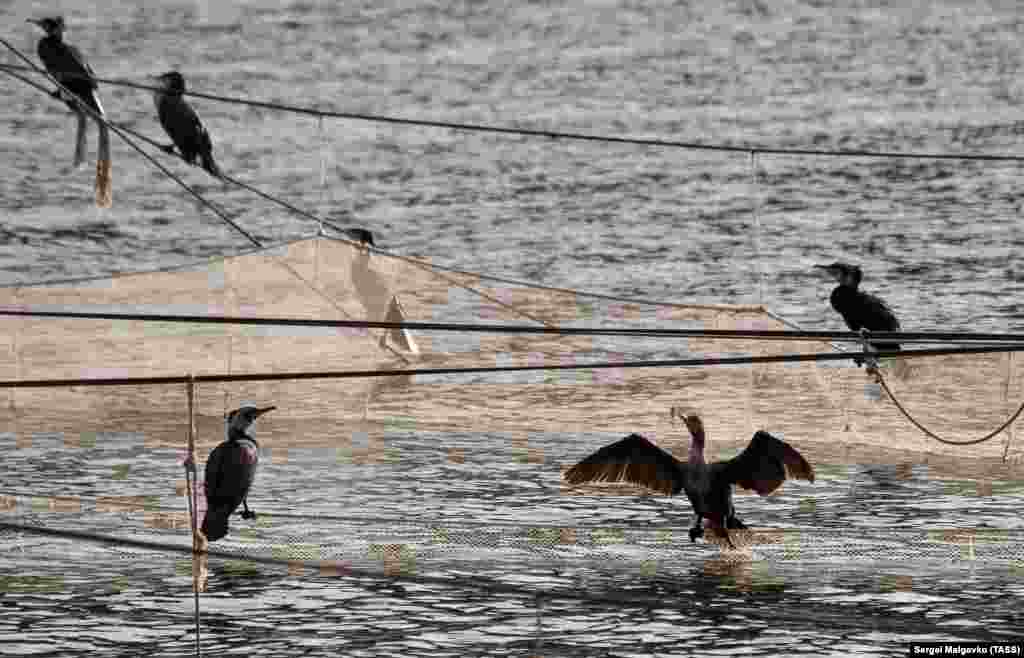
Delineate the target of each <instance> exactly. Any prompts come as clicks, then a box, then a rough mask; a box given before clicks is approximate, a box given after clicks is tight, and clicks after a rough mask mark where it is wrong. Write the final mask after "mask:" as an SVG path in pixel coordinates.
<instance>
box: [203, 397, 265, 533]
mask: <svg viewBox="0 0 1024 658" xmlns="http://www.w3.org/2000/svg"><path fill="white" fill-rule="evenodd" d="M273 409H276V407H248V406H247V407H241V408H239V409H235V410H234V411H232V412H231V413H229V414H228V416H227V419H226V422H227V433H228V438H227V440H226V441H224V442H223V443H221V444H220V445H218V446H217V447H216V448H214V449H213V451H212V452H210V457H209V458H208V459H207V460H206V481H205V482H204V483H203V487H204V489H205V490H206V504H207V507H206V516H205V517H204V518H203V525H202V530H203V534H204V535H206V538H207V539H208V540H209V541H217V540H218V539H220V538H222V537H223V536H224V535H226V534H227V533H228V517H230V516H231V514H232V513H233V512H234V511H235V510H236V509H238V506H239V505H242V506H243V509H244V510H245V511H244V512H242V518H243V519H254V518H256V513H255V512H253V511H251V510H250V509H249V502H248V500H247V498H248V496H249V488H250V487H252V483H253V480H255V479H256V467H257V466H258V465H259V460H260V455H259V444H258V443H256V439H254V438H252V437H251V436H249V434H247V433H246V430H248V429H249V427H250V426H251V425H252V424H253V422H255V420H256V419H257V418H259V417H260V416H262V415H263V414H265V413H267V412H268V411H271V410H273Z"/></svg>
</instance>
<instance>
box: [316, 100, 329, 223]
mask: <svg viewBox="0 0 1024 658" xmlns="http://www.w3.org/2000/svg"><path fill="white" fill-rule="evenodd" d="M317 132H318V133H319V135H318V136H319V137H320V219H319V230H318V231H317V235H318V236H320V235H323V234H324V221H323V214H324V206H325V203H324V201H325V198H324V197H326V195H327V156H326V155H325V154H324V118H323V116H322V115H321V116H320V117H319V118H318V119H317Z"/></svg>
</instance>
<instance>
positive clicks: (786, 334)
mask: <svg viewBox="0 0 1024 658" xmlns="http://www.w3.org/2000/svg"><path fill="white" fill-rule="evenodd" d="M0 316H12V317H39V318H67V319H79V320H125V321H139V322H183V323H194V324H226V325H257V326H290V327H324V328H348V329H406V330H409V331H452V332H468V333H498V334H547V335H559V336H631V337H645V338H708V339H725V340H728V339H742V340H772V341H782V340H787V341H789V340H792V341H813V342H826V341H856V342H861V341H862V340H863V335H862V334H861V333H858V332H853V331H806V330H800V331H793V330H785V329H648V328H643V329H641V328H636V329H634V328H613V327H612V328H607V327H563V326H551V325H540V326H537V325H514V324H474V323H463V322H416V321H404V322H392V321H385V320H317V319H312V318H260V317H246V316H228V315H188V314H172V313H109V312H103V311H45V310H26V309H24V308H12V307H9V306H0ZM871 340H872V341H873V342H876V343H885V342H892V343H903V342H907V343H979V342H980V343H1006V345H1001V346H1002V347H1020V348H1022V349H1024V334H1003V333H971V332H932V331H906V332H899V331H879V332H876V333H872V334H871ZM994 346H995V345H993V347H994ZM899 354H900V352H895V353H894V355H899ZM848 356H849V357H851V358H853V357H856V358H863V357H864V355H863V354H861V353H860V352H858V353H856V354H853V353H850V354H848Z"/></svg>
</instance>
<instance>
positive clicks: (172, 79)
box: [153, 71, 221, 178]
mask: <svg viewBox="0 0 1024 658" xmlns="http://www.w3.org/2000/svg"><path fill="white" fill-rule="evenodd" d="M154 79H155V80H156V81H157V82H158V83H159V88H158V90H157V91H156V92H154V94H153V100H154V101H155V102H156V113H157V117H159V119H160V125H162V126H163V127H164V130H165V131H166V132H167V135H168V136H169V137H170V138H171V141H172V142H174V143H173V144H168V145H167V146H165V147H163V148H164V150H165V151H167V152H168V153H174V148H175V147H177V148H178V152H179V153H180V154H181V157H182V158H184V159H185V162H187V163H189V164H190V165H194V164H196V159H198V160H199V164H200V165H201V166H202V168H203V169H205V170H206V171H207V173H209V174H210V175H211V176H214V177H216V178H220V177H221V172H220V167H218V166H217V163H216V162H215V161H214V159H213V142H212V141H210V133H209V132H207V131H206V128H205V127H204V126H203V122H202V121H200V120H199V115H198V114H196V111H195V110H194V109H192V106H191V105H189V103H188V101H186V100H185V96H184V95H183V94H184V93H185V78H184V76H182V75H181V73H178V72H177V71H168V72H167V73H163V74H161V75H158V76H156V77H155V78H154Z"/></svg>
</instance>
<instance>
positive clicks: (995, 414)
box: [0, 238, 1024, 593]
mask: <svg viewBox="0 0 1024 658" xmlns="http://www.w3.org/2000/svg"><path fill="white" fill-rule="evenodd" d="M0 304H4V305H11V306H18V307H29V308H35V309H57V308H59V309H64V310H93V311H116V312H152V313H164V314H174V313H180V314H188V313H193V314H226V315H252V316H261V317H270V316H279V317H289V318H314V319H332V318H334V319H370V320H378V319H391V320H397V319H405V320H411V321H462V322H464V321H467V319H473V320H479V321H483V322H495V323H497V322H500V323H516V324H538V323H543V324H547V325H552V326H554V325H557V326H601V325H603V326H617V327H634V328H655V327H658V328H694V329H785V328H787V326H786V325H785V324H784V323H783V322H782V321H781V320H779V319H777V318H776V317H775V316H773V315H772V314H771V313H769V312H767V311H766V310H764V309H762V308H760V307H742V306H708V305H684V304H655V303H646V302H645V303H639V302H631V301H628V300H619V299H612V298H607V297H600V296H590V295H586V294H583V293H575V292H573V291H562V290H555V289H550V288H539V287H531V286H526V285H520V284H515V283H511V282H506V281H500V280H495V279H489V278H487V277H483V276H477V275H470V274H465V273H458V272H452V271H447V270H442V269H439V268H434V267H432V266H430V265H429V264H427V263H425V262H421V261H413V260H411V259H406V258H399V257H393V256H389V255H387V254H383V253H379V252H370V251H367V250H366V249H363V248H359V247H355V246H352V245H351V244H349V243H346V242H341V241H335V240H331V239H327V238H314V239H308V240H302V241H298V242H294V243H290V244H287V245H283V246H280V247H276V248H272V249H267V250H261V251H257V252H252V253H248V254H243V255H240V256H236V257H231V258H225V259H221V260H215V261H211V262H209V263H206V264H204V265H201V266H195V267H189V268H180V269H174V270H168V271H160V272H151V273H143V274H132V275H124V276H118V277H114V278H110V279H102V280H89V281H75V282H64V283H57V284H47V285H37V286H21V287H10V288H3V289H0ZM0 322H2V323H3V324H4V328H5V331H4V332H3V335H4V337H5V339H6V341H7V344H6V345H4V346H3V349H4V350H5V352H6V358H3V359H0V378H3V379H40V378H61V377H64V378H75V377H109V376H138V377H154V376H162V375H174V376H177V375H184V374H189V373H191V374H195V375H202V374H218V373H222V374H223V373H227V374H240V373H270V372H273V373H280V372H296V373H298V372H303V371H310V370H376V369H386V370H390V369H396V368H415V367H431V366H445V367H449V366H495V365H497V366H504V365H550V364H573V363H588V362H601V361H618V360H621V361H628V360H642V359H664V358H688V357H700V356H715V355H737V354H746V355H760V354H783V353H786V354H793V353H810V352H821V351H826V350H828V349H830V347H829V346H828V345H827V344H824V343H812V342H796V341H752V340H751V341H736V340H724V339H708V338H688V339H684V338H674V339H665V338H659V339H654V338H638V337H629V338H621V337H589V336H569V337H558V336H553V335H526V334H499V335H493V334H466V333H433V334H427V333H417V334H415V335H413V334H409V333H407V332H402V331H396V330H374V329H370V330H352V329H335V328H295V327H265V326H260V327H252V326H233V325H199V324H187V323H170V322H142V321H108V320H82V319H52V318H47V319H34V318H21V317H19V318H10V317H5V318H2V319H0ZM884 371H885V373H886V377H887V381H888V382H889V385H890V387H891V388H892V389H893V391H894V392H895V393H896V394H897V395H898V396H900V398H901V400H902V402H903V403H904V404H905V405H906V406H907V407H908V408H909V409H910V410H912V412H913V413H915V414H916V415H918V417H920V418H921V420H922V421H923V422H925V423H926V424H927V425H930V426H934V427H936V428H937V429H939V430H940V431H941V432H942V433H944V434H949V435H951V436H954V437H957V438H972V437H974V436H976V435H979V434H982V433H985V432H987V431H989V430H991V429H992V428H993V427H995V426H997V425H998V424H999V423H1001V422H1002V421H1003V420H1004V419H1005V418H1006V417H1007V416H1008V415H1009V414H1010V413H1012V411H1013V410H1014V409H1015V408H1016V406H1017V405H1018V404H1019V401H1020V400H1021V398H1022V397H1024V385H1022V384H1024V382H1022V381H1021V378H1022V373H1021V372H1020V369H1018V368H1016V367H1015V363H1014V361H1013V358H1012V355H1010V356H1008V355H982V356H963V357H941V358H921V359H915V360H912V361H909V362H907V363H898V362H892V363H889V364H886V365H885V366H884ZM197 389H198V391H197V397H196V404H197V407H196V410H197V411H196V420H197V425H198V443H197V452H198V454H199V456H200V459H201V460H202V459H204V458H205V456H206V455H207V454H208V453H209V451H210V450H211V449H212V448H213V447H214V446H215V445H216V444H217V443H219V442H220V441H221V440H222V439H223V434H224V428H223V424H224V420H223V418H224V413H225V411H227V410H230V409H232V408H234V407H236V406H239V405H241V404H243V403H253V404H259V405H265V404H275V405H277V410H276V411H275V412H273V413H272V414H268V415H267V416H265V417H263V418H262V419H261V420H260V423H259V424H258V427H257V429H256V435H257V437H258V439H259V441H260V445H261V451H262V455H263V460H262V465H261V472H260V476H259V479H258V481H257V482H258V484H257V487H256V490H254V494H253V495H252V497H251V500H252V501H253V503H254V506H255V507H257V508H259V511H261V512H262V515H261V516H260V517H258V519H257V521H256V522H253V523H249V522H244V521H241V520H239V519H237V518H235V519H233V520H232V528H233V529H232V533H231V535H230V536H229V539H228V540H227V541H225V542H222V543H220V544H217V545H216V547H215V548H216V549H217V551H219V552H220V553H219V554H221V557H228V558H231V557H238V558H245V557H260V558H265V559H268V560H276V561H277V562H278V563H280V564H281V565H282V567H283V568H290V569H293V570H307V571H308V572H309V573H320V574H326V575H330V574H332V573H335V572H337V573H338V574H344V573H347V572H346V571H345V570H346V569H364V570H369V571H373V572H378V573H382V574H384V575H405V576H409V575H415V574H419V575H423V574H432V575H443V576H445V577H451V578H459V577H469V576H473V577H486V578H490V579H493V580H494V581H495V582H502V583H507V584H516V583H519V584H528V583H530V582H532V579H536V578H537V577H538V575H537V574H538V569H540V570H541V572H543V574H544V576H543V577H544V579H545V582H546V583H547V585H548V589H552V588H554V589H559V588H560V589H561V591H563V592H566V593H569V592H577V593H578V592H579V591H580V588H581V583H591V584H593V583H604V585H605V586H612V585H614V584H615V583H621V582H628V581H629V580H630V579H632V578H635V577H636V576H637V574H640V575H641V576H643V577H645V578H648V579H657V578H661V577H665V576H667V575H671V574H672V573H683V572H685V571H687V570H688V569H692V568H694V565H697V566H698V567H699V568H701V569H705V570H707V569H710V570H712V571H713V570H715V569H740V571H739V572H737V573H739V576H738V578H739V579H740V581H742V580H743V578H747V579H749V578H751V577H752V576H750V575H749V573H748V572H749V570H750V569H755V571H756V567H751V564H756V563H757V561H758V560H769V561H771V562H786V561H798V562H802V563H807V562H822V563H828V562H834V563H840V562H844V561H847V562H848V561H850V560H868V561H872V560H873V561H878V560H889V561H892V560H897V561H898V560H902V559H915V560H919V561H921V560H924V561H928V560H936V561H949V560H961V559H963V560H971V561H997V562H998V561H1002V562H1009V563H1017V562H1019V561H1020V560H1021V558H1022V556H1021V551H1020V548H1019V546H1020V543H1019V536H1018V535H1019V532H1020V531H1018V530H1014V529H1010V530H1000V531H995V530H991V529H986V528H983V527H975V524H972V523H971V517H970V515H969V514H966V515H965V516H963V517H962V518H960V517H956V518H954V519H953V521H952V522H948V523H947V524H946V525H943V521H942V518H944V517H940V515H939V514H938V513H936V514H932V515H928V514H923V515H922V518H920V519H909V520H908V519H907V518H903V519H901V520H899V521H898V522H896V521H893V520H891V519H884V518H883V519H881V520H879V519H877V518H876V519H872V518H870V517H871V515H870V514H868V513H867V512H864V513H863V514H861V515H860V516H856V515H855V516H856V518H855V519H854V521H853V522H851V523H849V524H846V525H841V526H836V525H834V524H833V525H829V523H828V522H827V521H826V520H823V519H824V517H823V515H822V514H821V513H820V512H819V510H818V509H817V507H821V508H824V507H826V506H834V505H843V504H846V505H850V506H852V507H853V508H855V509H859V508H857V505H859V504H861V503H863V501H864V499H863V496H861V498H858V497H857V496H856V495H855V494H853V493H851V491H852V490H853V489H854V488H855V487H854V485H853V484H852V483H855V481H856V480H857V478H861V479H863V478H864V477H867V476H866V475H864V473H868V474H869V475H870V476H871V477H872V478H874V479H875V482H876V484H877V483H878V482H886V483H888V484H890V485H892V486H895V487H906V488H908V490H921V489H922V487H927V486H931V485H927V484H925V483H924V482H925V480H927V477H923V476H930V475H937V476H942V477H946V478H954V480H953V481H955V482H958V483H960V484H958V485H957V486H962V487H964V490H965V491H967V492H968V494H967V495H970V496H992V494H993V491H995V492H998V491H999V490H1000V487H1001V486H1003V485H1002V484H1001V483H1002V482H1004V481H1010V480H1013V479H1014V478H1018V477H1020V474H1021V472H1022V468H1021V464H1022V461H1024V453H1022V450H1024V448H1022V445H1024V444H1020V443H1019V442H1017V441H1014V436H1013V428H1012V427H1011V428H1010V429H1008V430H1007V431H1006V432H1004V433H1002V434H1001V435H999V436H997V437H995V438H994V439H993V440H991V441H988V442H985V443H982V444H979V445H975V446H967V447H954V446H948V445H944V444H940V443H936V442H934V441H932V440H930V439H928V438H927V437H925V436H923V435H922V434H921V433H920V432H919V431H918V430H916V429H915V428H913V427H912V426H911V425H910V424H909V423H907V422H906V421H905V420H904V419H903V418H902V417H901V416H900V415H899V414H898V412H897V410H896V409H895V408H894V407H893V405H892V404H891V403H890V402H889V401H888V400H887V399H886V398H885V396H884V394H883V393H882V392H881V391H880V390H879V389H878V387H877V385H876V384H874V383H872V382H871V381H870V380H869V379H868V378H867V377H866V376H865V374H864V371H863V370H862V369H858V368H854V367H850V366H849V364H848V363H844V364H828V363H787V364H773V365H756V366H730V367H715V368H632V367H623V368H616V369H610V370H596V369H595V370H586V369H583V370H574V371H555V372H526V373H497V374H495V373H492V374H486V375H485V374H470V375H448V376H424V375H417V376H388V377H369V378H363V379H313V380H301V381H265V382H261V381H256V382H245V383H203V384H201V385H199V386H197ZM4 395H6V396H7V400H6V404H3V405H2V406H0V418H2V421H3V425H4V427H7V428H8V431H7V432H6V433H3V434H0V442H3V444H4V445H3V446H2V447H3V449H4V453H5V455H8V457H9V460H8V464H9V465H10V470H9V475H8V477H6V478H5V485H4V486H5V487H6V488H7V491H6V492H4V494H3V496H2V498H0V517H2V518H5V519H8V520H12V519H14V520H18V521H20V522H23V523H27V524H34V525H42V526H45V527H56V528H76V529H82V528H88V529H90V530H92V531H95V532H97V533H104V534H107V535H110V536H115V537H132V538H136V539H140V538H141V539H142V540H144V541H152V542H154V543H164V544H166V543H168V542H170V543H171V544H174V545H175V546H178V547H180V548H182V549H183V550H186V551H187V550H188V549H189V547H190V539H189V522H188V513H187V506H186V505H185V501H184V500H183V496H184V494H185V481H184V475H183V473H184V472H183V470H182V466H181V464H182V461H183V459H184V454H185V453H184V449H185V445H186V436H187V430H188V418H187V415H186V409H187V400H186V395H185V387H184V386H183V385H141V384H140V385H130V386H117V387H87V386H76V387H70V388H45V389H44V388H31V389H30V388H20V389H9V390H7V391H6V392H5V393H4ZM671 406H682V407H684V408H686V409H688V410H693V411H697V412H699V413H701V414H702V415H703V416H704V417H705V422H706V425H707V427H708V431H709V440H710V450H711V453H712V454H711V456H713V457H726V456H731V455H733V454H736V452H737V451H738V450H740V449H742V447H743V446H744V445H745V443H746V442H747V441H748V440H749V437H750V435H751V434H752V433H753V432H754V431H755V430H756V429H760V428H766V429H769V430H770V431H771V432H772V433H774V434H777V435H779V436H782V437H784V438H785V439H786V440H787V441H789V442H791V443H793V444H794V445H796V446H798V447H799V449H800V450H801V452H802V453H803V454H804V455H805V456H806V457H807V458H808V460H809V461H811V462H812V463H814V464H816V465H817V467H818V475H819V484H820V483H821V481H824V482H825V483H826V484H827V485H829V484H836V485H838V486H839V489H840V493H839V494H834V495H833V494H830V493H822V489H821V488H818V489H812V488H811V487H812V486H817V485H805V484H802V483H787V485H786V487H785V488H784V490H783V492H782V495H781V496H776V497H772V498H770V499H764V500H763V501H762V500H756V502H755V499H752V498H750V497H744V496H742V495H741V496H739V497H738V502H737V505H738V507H741V508H742V507H744V506H747V507H748V508H749V507H751V506H757V507H755V509H756V510H757V516H758V521H759V523H758V526H759V527H757V528H754V529H753V530H751V531H749V532H736V533H734V540H735V541H736V542H737V544H738V547H739V551H736V552H735V553H733V554H731V555H726V554H724V553H723V554H722V556H721V557H714V558H710V559H709V557H708V554H707V552H706V551H705V550H704V549H702V550H701V551H698V552H696V553H695V552H694V548H693V546H692V545H691V544H690V542H689V541H688V538H687V536H686V531H685V530H686V527H687V526H688V523H689V521H690V518H689V516H688V515H689V511H688V509H686V508H685V505H683V504H682V503H685V501H679V502H680V504H679V505H676V504H675V503H671V502H667V501H666V499H662V498H644V499H642V502H640V503H638V502H637V498H636V494H638V493H640V490H639V489H635V488H630V487H625V486H612V487H607V486H605V487H600V486H584V487H578V488H572V489H570V488H567V487H566V486H565V485H564V484H563V483H562V481H561V477H560V472H561V470H562V469H563V468H564V467H566V466H569V465H571V464H572V463H574V462H575V461H577V460H578V459H579V458H581V457H583V456H584V455H586V454H589V453H590V452H591V451H592V450H594V449H596V448H597V447H599V446H601V445H603V444H605V443H607V442H609V441H611V440H615V439H616V438H619V437H621V436H622V435H624V434H626V433H629V432H633V431H638V432H641V433H643V434H645V435H646V436H648V437H649V438H651V439H652V440H654V441H655V442H656V443H658V444H659V445H660V446H662V447H664V448H665V449H666V450H669V451H670V452H673V453H674V454H676V455H677V456H683V455H685V454H686V450H687V444H688V438H687V436H686V433H685V431H684V430H683V428H681V427H678V426H676V425H674V424H673V422H672V419H671V418H670V416H669V413H668V410H669V408H670V407H671ZM865 464H867V465H876V466H877V468H874V469H873V470H872V469H868V470H867V471H864V473H862V472H861V471H856V472H855V471H854V470H846V469H854V468H855V467H856V468H862V467H863V465H865ZM201 467H202V464H200V473H201V472H202V468H201ZM830 469H831V470H830ZM915 469H916V470H915ZM921 469H925V470H926V473H922V472H921ZM936 486H946V487H948V486H950V485H948V483H947V484H943V485H936ZM602 493H604V494H610V495H607V496H603V497H602V498H600V499H598V500H599V501H600V502H598V503H591V504H588V505H587V506H582V505H580V504H578V503H573V502H572V500H573V499H574V498H576V497H577V496H579V495H583V496H586V497H588V498H587V500H593V499H592V498H590V497H592V496H594V495H595V494H602ZM940 493H941V492H940ZM953 493H955V494H956V495H960V494H962V493H963V492H960V491H957V492H953ZM830 496H839V497H840V498H841V497H842V496H848V497H849V500H848V501H847V502H843V501H842V500H840V498H835V497H833V498H830ZM844 500H845V499H844ZM857 501H860V502H857ZM864 504H866V505H871V504H873V503H871V501H868V502H867V503H864ZM598 507H601V508H602V510H601V512H600V513H598V512H597V508H598ZM794 509H795V512H794ZM202 510H203V507H202V503H201V507H200V510H199V511H200V513H202ZM371 510H372V512H373V514H374V515H375V516H373V517H368V516H367V513H368V511H371ZM860 511H861V512H863V510H860ZM829 518H834V517H829ZM638 519H639V522H640V523H639V525H637V523H636V521H637V520H638ZM964 526H967V527H964ZM23 540H24V537H23V536H22V535H19V541H23ZM710 541H711V542H712V544H713V543H714V538H710ZM89 550H100V551H114V552H116V553H117V555H119V556H122V557H132V556H136V555H148V554H149V549H147V548H146V547H144V546H139V547H134V548H132V547H119V548H118V547H115V548H110V547H107V548H93V549H89ZM751 560H753V562H751ZM733 562H735V563H737V564H743V565H746V566H741V567H726V566H722V565H727V564H732V563H733ZM289 565H290V566H289ZM743 569H746V570H747V572H743ZM743 573H747V575H746V576H744V575H743ZM552 579H553V580H552ZM584 589H585V588H584Z"/></svg>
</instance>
